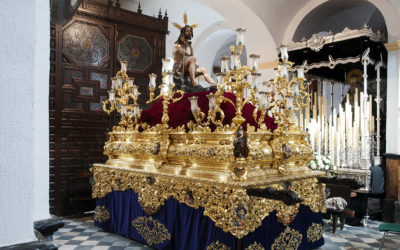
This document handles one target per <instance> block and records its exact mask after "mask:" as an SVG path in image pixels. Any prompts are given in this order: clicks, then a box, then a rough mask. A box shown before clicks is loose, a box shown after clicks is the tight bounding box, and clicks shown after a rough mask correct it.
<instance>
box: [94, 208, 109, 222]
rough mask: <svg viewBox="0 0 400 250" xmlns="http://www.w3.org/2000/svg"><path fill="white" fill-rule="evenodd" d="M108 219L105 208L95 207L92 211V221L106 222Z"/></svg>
mask: <svg viewBox="0 0 400 250" xmlns="http://www.w3.org/2000/svg"><path fill="white" fill-rule="evenodd" d="M109 219H110V212H108V209H107V208H106V207H105V206H96V208H95V209H94V220H95V221H98V222H100V223H101V222H106V221H108V220H109Z"/></svg>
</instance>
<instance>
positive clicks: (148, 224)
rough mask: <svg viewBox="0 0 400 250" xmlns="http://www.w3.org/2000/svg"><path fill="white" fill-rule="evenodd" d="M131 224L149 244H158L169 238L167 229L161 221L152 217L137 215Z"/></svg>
mask: <svg viewBox="0 0 400 250" xmlns="http://www.w3.org/2000/svg"><path fill="white" fill-rule="evenodd" d="M132 225H133V226H134V227H135V229H136V230H137V232H138V233H139V235H140V236H142V238H143V239H144V240H145V241H146V243H147V244H148V245H149V246H153V245H158V244H161V243H163V242H164V241H166V240H171V235H170V233H169V232H168V229H167V228H166V227H165V226H164V225H163V224H162V223H161V222H159V221H158V220H155V219H153V218H152V217H144V216H142V217H137V218H136V219H134V220H133V221H132Z"/></svg>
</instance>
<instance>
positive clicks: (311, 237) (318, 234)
mask: <svg viewBox="0 0 400 250" xmlns="http://www.w3.org/2000/svg"><path fill="white" fill-rule="evenodd" d="M321 238H322V224H319V223H313V224H312V225H311V226H310V227H309V228H308V229H307V239H308V241H311V242H316V241H318V240H319V239H321Z"/></svg>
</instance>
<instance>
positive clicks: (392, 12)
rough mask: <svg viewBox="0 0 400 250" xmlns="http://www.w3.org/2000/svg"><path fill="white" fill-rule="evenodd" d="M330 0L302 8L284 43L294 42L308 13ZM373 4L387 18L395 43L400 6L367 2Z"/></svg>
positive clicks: (321, 0) (398, 30) (316, 1)
mask: <svg viewBox="0 0 400 250" xmlns="http://www.w3.org/2000/svg"><path fill="white" fill-rule="evenodd" d="M327 1H328V0H313V1H310V2H308V3H307V4H306V5H304V6H303V8H301V9H300V10H299V11H298V12H297V13H296V15H295V16H294V17H293V18H292V20H291V21H290V22H289V25H288V26H287V27H286V32H285V35H284V36H283V43H288V42H290V41H292V39H293V36H294V33H295V32H296V29H297V27H298V26H299V24H300V22H301V21H302V20H303V18H304V17H305V16H307V14H308V13H310V12H311V11H312V10H313V9H315V8H316V7H318V6H320V5H321V4H324V3H325V2H327ZM367 1H368V2H370V3H371V4H373V5H374V6H375V7H376V8H377V9H378V10H379V11H380V12H381V13H382V15H383V17H384V18H385V22H386V26H387V31H388V35H389V37H388V39H389V42H390V41H395V40H398V39H400V29H399V27H400V13H399V12H398V10H399V9H400V4H399V6H395V4H394V3H393V2H392V1H390V0H386V1H383V0H382V1H373V0H367Z"/></svg>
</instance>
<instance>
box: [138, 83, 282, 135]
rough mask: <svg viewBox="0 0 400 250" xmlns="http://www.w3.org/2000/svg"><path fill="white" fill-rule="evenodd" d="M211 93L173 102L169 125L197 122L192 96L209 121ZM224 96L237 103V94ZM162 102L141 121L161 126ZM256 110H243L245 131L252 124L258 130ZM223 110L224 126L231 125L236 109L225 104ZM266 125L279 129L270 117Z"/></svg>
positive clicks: (152, 108) (227, 103)
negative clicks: (254, 113) (191, 102)
mask: <svg viewBox="0 0 400 250" xmlns="http://www.w3.org/2000/svg"><path fill="white" fill-rule="evenodd" d="M210 92H211V91H206V92H197V93H186V94H185V95H184V97H183V98H182V99H181V100H179V101H177V102H175V103H172V101H171V102H170V105H169V108H168V116H169V122H168V125H169V126H170V127H172V128H176V127H178V126H182V125H186V124H187V123H188V122H189V121H191V120H192V121H195V120H194V117H193V115H192V112H191V110H190V101H189V97H192V96H198V106H199V108H200V109H201V111H202V112H203V113H204V114H205V115H206V118H204V120H203V122H205V121H206V120H207V114H208V109H209V107H208V98H207V95H208V94H209V93H210ZM224 96H225V97H226V98H229V99H230V100H232V101H233V103H235V102H236V96H235V94H233V93H229V92H228V93H224ZM162 101H163V100H162V98H161V99H159V100H157V101H156V102H155V103H154V104H153V105H152V106H151V107H150V108H149V109H147V110H144V111H143V112H142V114H141V118H140V121H141V122H146V123H148V124H149V125H151V126H154V125H157V124H160V123H161V117H162V113H163V105H162ZM254 108H255V107H254V106H253V105H252V104H246V105H244V107H243V109H242V116H243V117H244V118H245V119H246V122H245V123H244V124H243V129H244V130H246V129H247V124H250V125H251V126H254V127H256V128H258V124H257V123H256V121H255V120H254V118H253V111H254ZM221 109H222V110H223V111H224V113H225V119H224V121H223V124H231V123H232V119H233V118H234V117H235V112H236V111H235V108H234V107H233V106H232V104H230V103H229V102H225V103H223V104H221ZM259 116H260V112H258V117H259ZM264 124H265V125H266V126H267V128H269V129H271V131H273V130H275V129H276V127H277V125H276V124H275V123H274V120H273V119H272V118H271V117H269V116H268V115H266V116H265V119H264ZM211 128H212V129H214V128H215V126H212V127H211Z"/></svg>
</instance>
